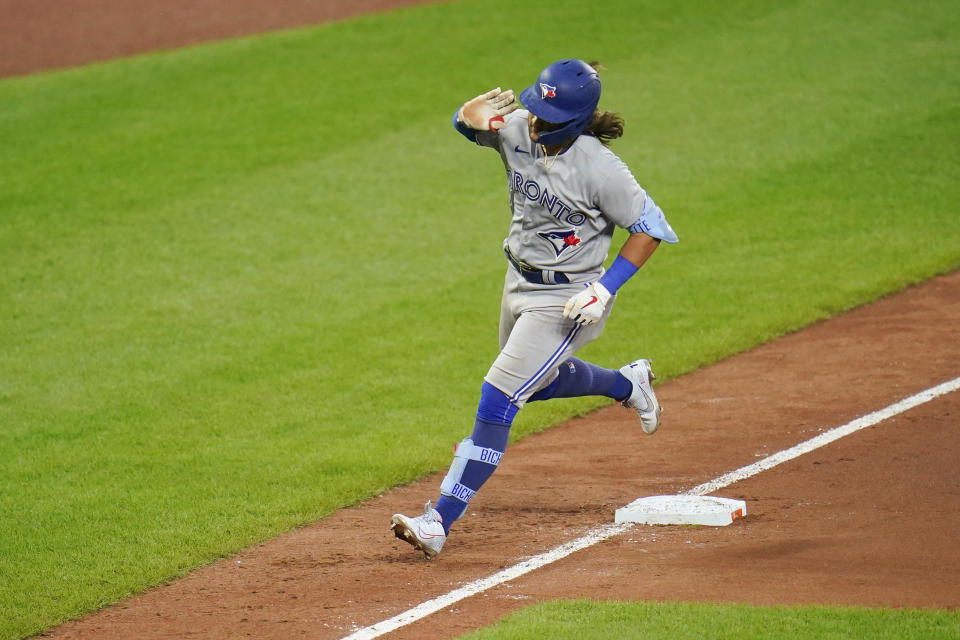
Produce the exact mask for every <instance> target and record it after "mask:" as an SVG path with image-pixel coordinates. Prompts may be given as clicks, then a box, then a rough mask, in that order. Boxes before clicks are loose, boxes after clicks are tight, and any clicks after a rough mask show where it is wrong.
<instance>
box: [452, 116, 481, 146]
mask: <svg viewBox="0 0 960 640" xmlns="http://www.w3.org/2000/svg"><path fill="white" fill-rule="evenodd" d="M458 115H460V109H457V112H456V113H454V114H453V128H454V129H456V130H457V131H459V132H460V134H461V135H462V136H463V137H464V138H466V139H467V140H469V141H470V142H476V141H477V130H476V129H471V128H470V127H468V126H467V125H465V124H463V123H462V122H460V121H459V120H457V116H458Z"/></svg>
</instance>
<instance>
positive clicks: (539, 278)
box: [503, 247, 570, 284]
mask: <svg viewBox="0 0 960 640" xmlns="http://www.w3.org/2000/svg"><path fill="white" fill-rule="evenodd" d="M503 253H504V254H505V255H506V256H507V260H509V261H510V264H512V265H513V268H514V269H516V270H517V271H518V272H519V273H520V275H521V276H523V279H524V280H526V281H527V282H532V283H533V284H570V278H568V277H567V276H566V274H564V273H563V272H562V271H549V270H546V269H544V270H541V269H534V268H533V267H531V266H530V265H527V264H524V263H522V262H520V261H519V260H517V259H516V258H514V257H513V254H512V253H510V249H509V248H507V247H504V248H503Z"/></svg>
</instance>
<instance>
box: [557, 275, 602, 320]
mask: <svg viewBox="0 0 960 640" xmlns="http://www.w3.org/2000/svg"><path fill="white" fill-rule="evenodd" d="M609 301H610V292H609V291H607V288H606V287H605V286H603V285H602V284H600V283H599V282H594V283H593V284H591V285H589V286H588V287H587V288H586V289H584V290H583V291H581V292H580V293H578V294H577V295H575V296H573V297H571V298H570V299H569V300H567V305H566V306H565V307H564V308H563V317H564V318H570V319H571V320H573V321H574V322H576V323H577V324H579V325H583V326H586V325H588V324H593V323H594V322H597V321H598V320H599V319H600V318H602V317H603V310H604V309H606V308H607V302H609Z"/></svg>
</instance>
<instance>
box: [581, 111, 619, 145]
mask: <svg viewBox="0 0 960 640" xmlns="http://www.w3.org/2000/svg"><path fill="white" fill-rule="evenodd" d="M583 133H584V134H585V135H588V136H593V137H594V138H596V139H597V140H599V141H600V143H601V144H603V146H605V147H608V146H610V141H611V140H616V139H617V138H619V137H620V136H622V135H623V116H621V115H620V114H619V113H614V112H613V111H600V109H597V110H596V111H594V112H593V120H591V121H590V124H588V125H587V128H586V129H584V130H583Z"/></svg>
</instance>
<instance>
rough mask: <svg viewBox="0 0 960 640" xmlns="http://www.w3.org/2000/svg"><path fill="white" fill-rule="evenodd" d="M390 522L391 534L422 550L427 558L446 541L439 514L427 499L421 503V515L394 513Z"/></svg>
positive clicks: (437, 551) (436, 551)
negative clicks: (411, 516) (414, 516)
mask: <svg viewBox="0 0 960 640" xmlns="http://www.w3.org/2000/svg"><path fill="white" fill-rule="evenodd" d="M390 522H391V524H390V528H391V529H393V535H395V536H397V537H398V538H400V539H401V540H405V541H406V542H409V543H410V544H412V545H413V548H414V549H418V550H420V551H423V553H424V554H426V556H427V557H428V558H432V557H434V556H435V555H437V554H438V553H440V549H443V543H444V542H446V541H447V535H446V534H445V533H444V532H443V524H442V522H443V521H442V519H441V518H440V514H439V513H437V510H436V509H434V508H433V505H432V504H430V502H429V501H428V502H427V504H425V505H423V515H422V516H417V517H416V518H408V517H407V516H405V515H403V514H402V513H395V514H393V517H392V518H390Z"/></svg>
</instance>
